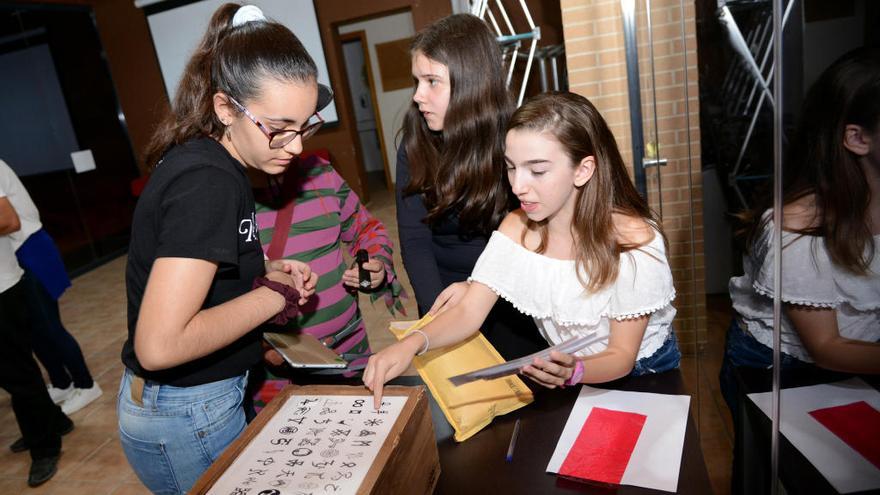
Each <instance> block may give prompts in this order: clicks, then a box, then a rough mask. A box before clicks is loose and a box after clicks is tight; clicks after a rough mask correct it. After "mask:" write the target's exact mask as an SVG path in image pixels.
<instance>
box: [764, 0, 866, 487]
mask: <svg viewBox="0 0 880 495" xmlns="http://www.w3.org/2000/svg"><path fill="white" fill-rule="evenodd" d="M871 3H873V2H865V1H856V0H850V1H841V2H821V1H804V2H798V3H797V4H796V7H795V8H793V9H792V12H791V14H790V16H789V18H788V22H787V23H786V27H785V31H784V35H783V37H782V41H783V53H782V73H781V75H782V91H783V97H782V98H781V100H782V104H781V107H780V108H778V110H779V111H780V112H779V113H780V114H781V117H778V118H777V121H778V122H781V123H782V124H783V127H782V132H781V133H780V134H781V135H782V136H783V143H782V144H783V146H782V149H783V150H784V156H783V157H782V159H781V160H780V162H781V163H780V165H781V168H782V177H781V184H778V186H779V187H777V189H779V190H780V191H779V192H780V193H781V197H780V198H778V202H777V204H781V205H782V212H783V217H782V222H781V224H782V227H783V231H782V233H781V235H782V244H781V245H782V252H781V258H780V259H781V279H780V280H781V282H780V287H779V293H778V296H780V297H781V307H780V312H781V317H782V318H781V321H780V322H779V329H780V334H779V337H780V350H781V354H780V355H779V358H778V361H777V362H778V363H779V370H780V385H781V389H782V390H781V396H780V400H779V414H780V421H779V425H780V434H779V435H778V436H777V440H778V486H779V487H780V488H781V489H782V490H784V491H785V492H787V493H808V492H809V493H839V492H848V491H862V490H878V489H880V468H878V467H880V459H878V458H877V456H876V454H875V455H874V457H871V454H870V451H871V448H870V447H869V446H870V445H873V446H874V447H876V445H877V444H878V443H877V442H878V441H880V438H878V437H877V433H875V434H874V436H873V437H872V436H871V434H870V433H869V432H870V431H871V430H872V428H873V430H874V431H875V432H876V431H877V427H878V425H880V412H878V411H880V393H878V391H877V387H878V384H880V381H878V379H877V373H878V372H880V344H878V340H880V324H878V322H880V320H878V319H877V318H878V313H877V308H878V305H880V297H878V295H877V288H878V287H880V262H878V260H877V255H876V245H875V243H876V241H877V240H878V239H880V237H876V234H880V228H878V226H880V222H877V219H880V202H877V201H876V200H874V201H870V200H869V199H868V196H871V197H874V198H877V197H878V194H880V186H878V184H880V183H878V181H877V180H876V176H877V175H876V174H877V170H880V168H878V167H877V164H878V161H877V159H876V158H873V159H872V158H870V154H871V153H876V152H877V150H878V149H880V143H878V141H877V140H876V139H875V140H874V141H873V142H872V144H871V145H870V146H859V145H858V144H857V143H858V142H859V140H858V136H861V135H874V136H876V135H877V129H878V123H880V108H878V105H877V102H878V101H880V85H878V83H877V81H878V80H880V53H878V51H877V49H876V48H874V49H873V54H870V53H868V52H864V51H862V52H861V53H860V52H857V51H854V50H858V49H859V48H860V47H863V46H865V45H867V44H869V43H871V41H870V39H869V37H871V36H875V35H874V34H872V33H871V32H872V31H875V30H876V29H875V28H874V26H876V25H877V23H878V22H880V19H878V16H877V9H876V7H869V6H868V4H871ZM781 4H782V5H786V2H781ZM874 46H875V47H876V46H877V45H876V43H874ZM873 156H874V157H877V156H880V155H878V154H874V155H873ZM826 178H828V179H826ZM829 179H830V180H829ZM857 205H858V206H857ZM872 218H873V221H872ZM872 253H873V254H874V258H873V260H871V259H870V258H869V256H870V255H871V254H872ZM804 387H808V388H804ZM795 425H797V430H795ZM874 452H876V449H875V450H874ZM827 453H833V454H832V455H822V454H827ZM835 473H846V474H845V475H841V474H835ZM782 490H780V491H782Z"/></svg>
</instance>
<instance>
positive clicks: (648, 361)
mask: <svg viewBox="0 0 880 495" xmlns="http://www.w3.org/2000/svg"><path fill="white" fill-rule="evenodd" d="M680 362H681V352H680V351H679V350H678V339H677V338H676V337H675V330H670V331H669V336H668V337H666V341H664V342H663V345H662V346H660V348H659V349H657V350H656V351H654V354H651V355H650V356H648V357H643V358H642V359H639V360H638V361H636V364H635V365H634V366H633V369H632V371H631V372H630V373H629V376H642V375H649V374H651V373H663V372H664V371H669V370H674V369H677V368H678V365H679V363H680Z"/></svg>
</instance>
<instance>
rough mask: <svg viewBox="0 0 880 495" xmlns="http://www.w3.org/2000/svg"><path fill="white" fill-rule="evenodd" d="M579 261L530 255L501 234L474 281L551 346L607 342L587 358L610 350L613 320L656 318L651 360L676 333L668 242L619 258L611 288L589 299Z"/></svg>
mask: <svg viewBox="0 0 880 495" xmlns="http://www.w3.org/2000/svg"><path fill="white" fill-rule="evenodd" d="M575 270H576V264H575V261H574V260H560V259H555V258H549V257H547V256H544V255H541V254H538V253H535V252H533V251H529V250H528V249H526V248H525V247H523V246H522V245H521V244H520V243H518V242H516V241H514V240H512V239H510V238H509V237H507V236H505V235H504V234H502V233H501V232H498V231H496V232H493V233H492V237H491V238H490V239H489V243H488V244H487V245H486V249H485V250H484V251H483V254H482V255H481V256H480V258H479V259H478V260H477V264H476V266H475V267H474V271H473V273H472V274H471V276H470V278H469V279H468V280H469V281H475V282H480V283H482V284H484V285H486V286H488V287H489V288H490V289H492V290H493V291H494V292H495V293H496V294H498V295H499V296H500V297H503V298H504V299H506V300H508V301H510V302H511V303H512V304H513V306H514V307H516V308H517V309H518V310H519V311H521V312H523V313H525V314H527V315H530V316H532V317H533V318H534V319H535V323H536V324H537V327H538V330H539V331H540V332H541V334H542V335H543V336H544V338H545V339H547V341H548V342H550V343H551V344H552V345H555V344H559V343H562V342H565V341H567V340H570V339H572V338H575V337H579V336H582V335H586V334H588V333H594V332H595V333H596V334H597V335H599V336H603V337H604V338H603V339H602V340H600V341H598V342H596V343H594V344H592V345H590V346H588V347H586V348H585V349H583V350H582V351H579V352H578V353H577V354H579V355H582V356H587V355H590V354H595V353H598V352H601V351H603V350H605V348H606V347H608V335H609V332H610V320H611V319H615V320H621V321H622V320H626V319H631V318H637V317H640V316H644V315H651V317H650V319H649V321H648V328H647V329H646V330H645V335H644V337H643V339H642V345H641V347H640V348H639V354H638V359H641V358H643V357H648V356H650V355H652V354H653V353H654V352H655V351H656V350H657V349H659V348H660V346H662V345H663V343H664V342H665V340H666V337H667V336H669V333H670V331H671V328H672V327H671V324H672V319H673V318H674V317H675V308H673V307H672V300H673V299H675V287H674V286H673V285H672V272H671V271H670V269H669V264H668V262H667V260H666V249H665V246H664V245H663V237H662V236H661V235H660V234H659V233H655V235H654V239H653V240H652V241H651V242H650V243H648V244H646V245H644V246H642V247H641V248H639V249H634V250H632V251H629V252H627V253H624V254H621V256H620V270H619V273H618V276H617V280H615V281H614V282H613V283H612V284H610V285H609V286H607V287H605V288H604V289H602V290H601V291H599V292H595V293H592V294H590V293H587V291H586V289H584V287H583V285H581V282H580V280H578V277H577V273H576V271H575Z"/></svg>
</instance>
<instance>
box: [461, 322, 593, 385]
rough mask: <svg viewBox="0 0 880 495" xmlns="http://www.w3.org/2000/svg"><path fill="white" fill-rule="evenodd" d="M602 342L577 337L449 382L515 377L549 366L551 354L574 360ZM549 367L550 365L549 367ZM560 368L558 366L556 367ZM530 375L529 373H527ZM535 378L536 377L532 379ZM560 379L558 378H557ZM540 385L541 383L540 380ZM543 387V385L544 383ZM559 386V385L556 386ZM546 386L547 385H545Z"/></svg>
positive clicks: (561, 371) (572, 363) (462, 375)
mask: <svg viewBox="0 0 880 495" xmlns="http://www.w3.org/2000/svg"><path fill="white" fill-rule="evenodd" d="M600 340H602V337H599V336H596V335H595V334H589V335H584V336H582V337H577V338H574V339H571V340H568V341H566V342H563V343H561V344H558V345H555V346H553V347H548V348H547V349H544V350H542V351H538V352H536V353H534V354H530V355H528V356H525V357H521V358H519V359H514V360H512V361H508V362H506V363H502V364H499V365H497V366H490V367H488V368H483V369H481V370H476V371H471V372H469V373H464V374H461V375H456V376H453V377H451V378H449V381H450V382H452V384H453V385H456V386H459V385H463V384H465V383H469V382H472V381H474V380H491V379H493V378H498V377H501V376H507V375H515V374H517V373H519V370H520V369H523V368H525V367H529V366H532V365H536V364H537V365H538V366H540V363H545V364H547V362H548V361H553V360H554V358H553V357H552V356H551V353H555V355H556V359H563V358H562V357H561V356H562V355H569V357H570V358H572V359H573V358H574V356H571V354H574V353H575V352H577V351H579V350H581V349H583V348H584V347H586V346H588V345H590V344H593V343H595V342H598V341H600ZM573 365H574V361H571V364H570V365H569V367H570V366H573ZM548 366H549V365H548ZM556 366H558V364H557V365H556ZM555 371H557V373H564V372H565V370H559V369H556V370H555ZM527 374H529V373H527ZM549 374H550V373H546V372H545V375H549ZM569 376H571V373H570V372H569V373H568V374H567V375H565V376H564V377H563V379H562V381H565V379H567V378H568V377H569ZM532 378H534V377H532ZM557 378H558V377H557ZM535 381H538V383H541V382H540V381H539V380H535ZM542 385H543V383H542ZM556 385H557V386H558V385H559V384H558V383H557V384H556ZM545 386H546V385H545Z"/></svg>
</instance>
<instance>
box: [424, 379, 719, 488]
mask: <svg viewBox="0 0 880 495" xmlns="http://www.w3.org/2000/svg"><path fill="white" fill-rule="evenodd" d="M602 388H609V389H615V390H628V391H633V392H653V393H661V394H680V395H685V394H687V391H686V390H685V387H684V383H683V382H682V378H681V373H680V372H679V371H677V370H676V371H670V372H667V373H660V374H657V375H650V376H642V377H633V378H623V379H621V380H618V381H616V382H612V383H609V384H605V385H603V386H602ZM579 390H580V387H570V388H567V389H564V390H558V389H557V390H547V389H540V390H536V391H535V402H533V403H532V404H529V405H528V406H526V407H524V408H522V409H518V410H516V411H514V412H512V413H509V414H506V415H504V416H500V417H498V418H495V420H494V421H493V422H492V424H490V425H489V426H488V427H486V429H484V430H483V431H481V432H479V433H477V434H476V435H474V436H473V437H471V438H469V439H468V440H466V441H465V442H463V443H457V442H455V441H454V440H453V439H451V438H450V439H447V440H444V441H442V442H440V443H439V444H438V445H437V448H438V449H439V451H440V469H441V472H440V480H439V481H438V483H437V488H436V490H435V492H434V493H436V494H444V495H447V494H448V495H464V494H470V493H475V494H483V495H496V494H497V495H502V494H503V495H514V494H553V493H601V494H605V495H607V494H608V493H609V492H610V491H613V492H614V493H617V494H649V493H654V494H660V493H668V492H662V491H658V490H649V489H646V488H638V487H633V486H619V487H616V489H614V488H609V487H608V486H600V485H590V484H586V483H579V482H576V481H572V480H568V479H564V478H561V477H559V476H556V475H555V474H552V473H547V472H546V469H547V464H548V463H549V462H550V457H551V456H552V455H553V451H554V450H555V449H556V444H557V442H558V440H559V436H560V435H561V434H562V430H563V428H564V427H565V423H566V421H567V420H568V416H569V414H570V413H571V408H572V406H573V405H574V401H575V399H577V396H578V392H579ZM517 419H520V420H521V421H520V431H519V437H518V439H517V443H516V449H515V451H514V454H513V460H512V461H511V462H507V461H506V460H505V457H506V454H507V448H508V446H509V444H510V436H511V433H512V431H513V425H514V423H515V422H516V420H517ZM678 493H683V494H690V493H693V494H700V495H704V494H708V493H712V488H711V486H710V484H709V475H708V473H707V472H706V465H705V463H704V462H703V453H702V451H701V450H700V438H699V435H698V433H697V430H696V428H695V427H694V423H693V421H691V419H690V418H688V422H687V429H686V430H685V438H684V449H683V453H682V464H681V471H680V472H679V478H678Z"/></svg>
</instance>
